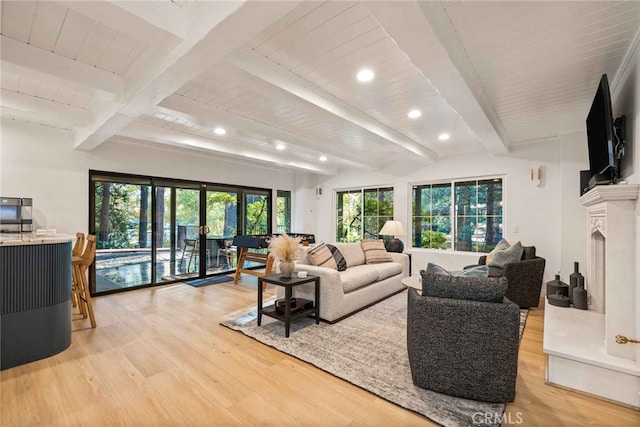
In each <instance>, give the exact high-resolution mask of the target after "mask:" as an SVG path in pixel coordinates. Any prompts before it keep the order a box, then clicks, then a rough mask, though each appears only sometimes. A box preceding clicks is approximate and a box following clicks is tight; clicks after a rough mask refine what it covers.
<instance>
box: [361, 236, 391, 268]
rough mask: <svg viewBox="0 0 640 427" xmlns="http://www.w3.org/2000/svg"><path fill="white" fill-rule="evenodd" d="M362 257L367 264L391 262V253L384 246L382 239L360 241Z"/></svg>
mask: <svg viewBox="0 0 640 427" xmlns="http://www.w3.org/2000/svg"><path fill="white" fill-rule="evenodd" d="M360 246H362V251H363V252H364V259H365V262H366V263H367V264H380V263H382V262H391V255H389V253H388V252H387V249H386V248H385V247H384V242H383V241H382V240H363V241H362V242H360Z"/></svg>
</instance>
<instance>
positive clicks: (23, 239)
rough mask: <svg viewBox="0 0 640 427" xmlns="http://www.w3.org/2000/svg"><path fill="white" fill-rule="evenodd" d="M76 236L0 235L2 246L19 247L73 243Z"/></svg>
mask: <svg viewBox="0 0 640 427" xmlns="http://www.w3.org/2000/svg"><path fill="white" fill-rule="evenodd" d="M74 237H75V236H72V235H70V234H61V233H56V234H43V235H37V234H35V233H6V234H0V246H19V245H47V244H53V243H67V242H71V241H73V239H74Z"/></svg>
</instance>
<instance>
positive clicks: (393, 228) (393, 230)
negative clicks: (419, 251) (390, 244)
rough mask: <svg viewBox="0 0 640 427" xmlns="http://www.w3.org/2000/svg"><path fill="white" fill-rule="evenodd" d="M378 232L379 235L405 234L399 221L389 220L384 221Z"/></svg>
mask: <svg viewBox="0 0 640 427" xmlns="http://www.w3.org/2000/svg"><path fill="white" fill-rule="evenodd" d="M378 234H380V235H381V236H406V235H407V232H406V231H405V230H404V226H403V225H402V223H401V222H400V221H392V220H389V221H387V222H385V223H384V225H383V226H382V229H381V230H380V232H379V233H378Z"/></svg>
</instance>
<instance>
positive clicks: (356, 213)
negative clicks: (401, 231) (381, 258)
mask: <svg viewBox="0 0 640 427" xmlns="http://www.w3.org/2000/svg"><path fill="white" fill-rule="evenodd" d="M336 194H337V200H336V210H337V222H336V240H337V241H338V242H359V241H360V240H363V239H377V238H378V237H379V232H380V229H381V228H382V226H383V225H384V223H385V221H387V220H388V219H393V188H391V187H388V188H367V189H359V190H348V191H338V192H337V193H336Z"/></svg>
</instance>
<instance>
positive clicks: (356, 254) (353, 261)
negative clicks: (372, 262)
mask: <svg viewBox="0 0 640 427" xmlns="http://www.w3.org/2000/svg"><path fill="white" fill-rule="evenodd" d="M335 247H336V248H338V249H339V250H340V252H342V256H343V257H344V260H345V261H346V262H347V268H351V267H355V266H356V265H362V264H364V252H363V251H362V246H360V242H357V243H336V244H335Z"/></svg>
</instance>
